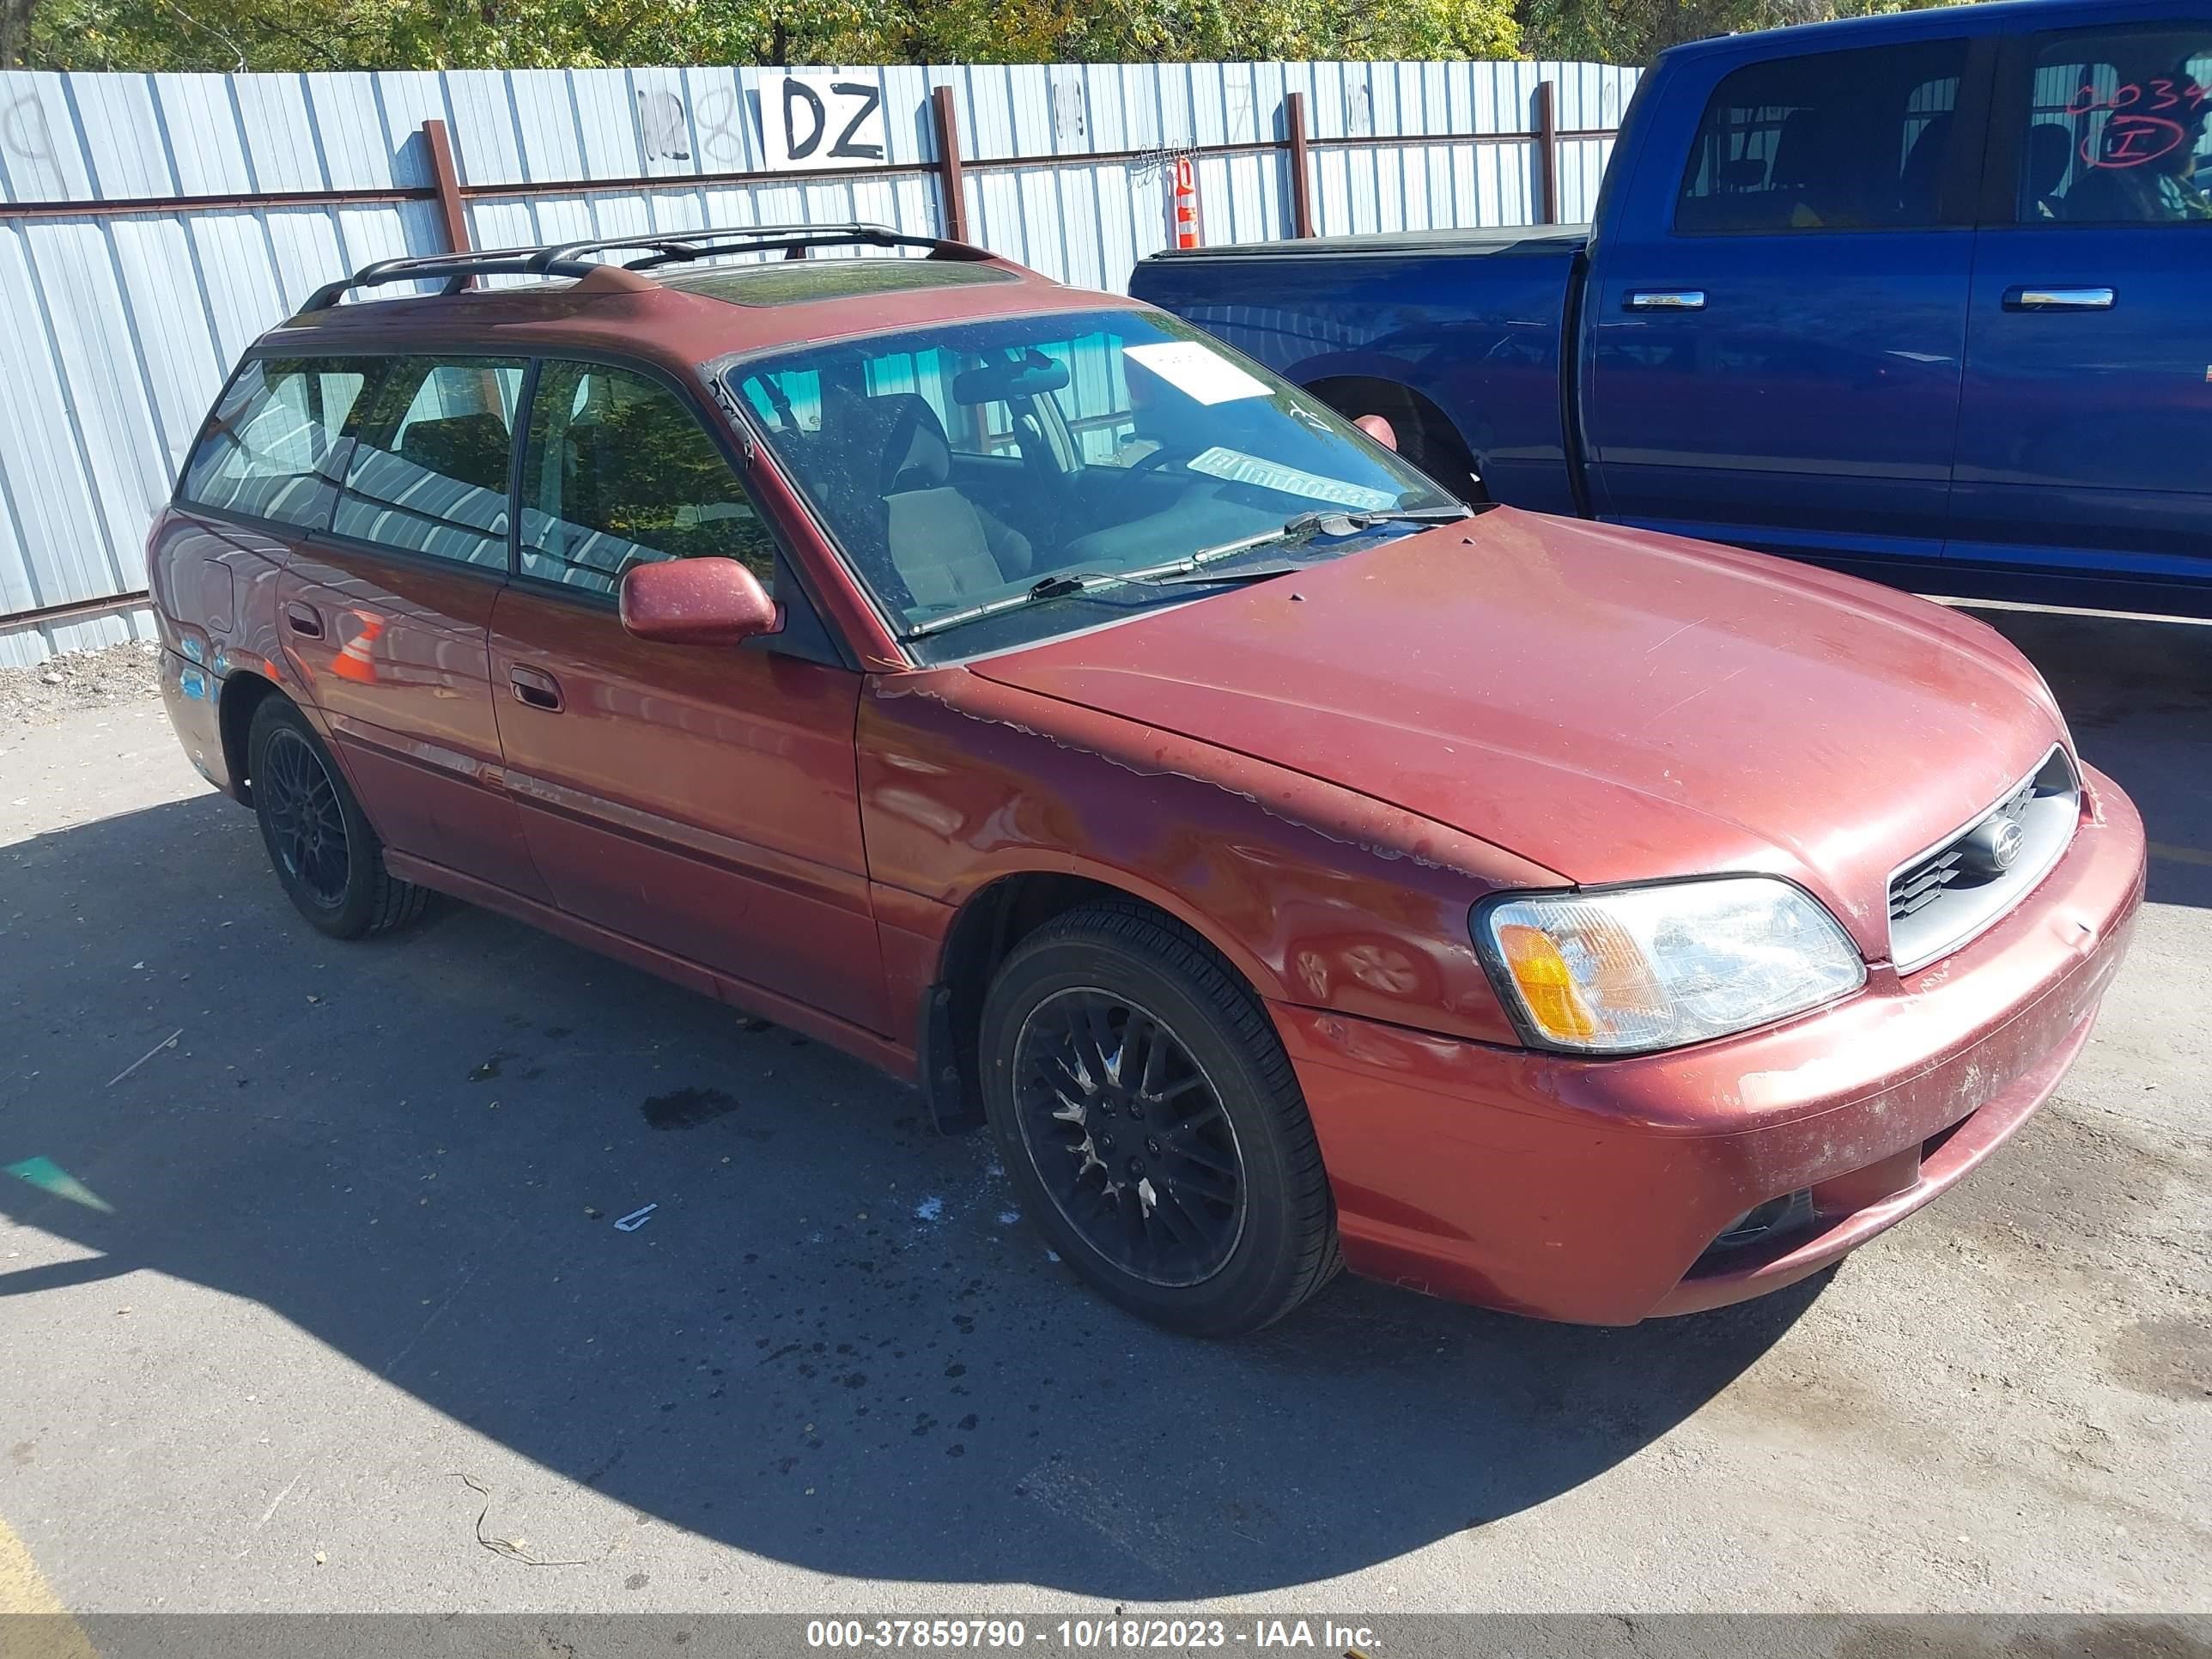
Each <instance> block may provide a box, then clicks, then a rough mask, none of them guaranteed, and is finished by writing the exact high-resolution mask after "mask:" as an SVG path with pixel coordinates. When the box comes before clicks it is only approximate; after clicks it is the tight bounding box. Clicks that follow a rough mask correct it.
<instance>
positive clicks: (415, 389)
mask: <svg viewBox="0 0 2212 1659" xmlns="http://www.w3.org/2000/svg"><path fill="white" fill-rule="evenodd" d="M378 367H379V368H380V375H379V378H378V380H377V381H376V384H375V385H374V386H372V387H370V388H369V389H368V392H365V393H364V394H363V396H362V398H361V399H360V401H359V403H358V404H356V409H355V415H354V419H353V420H352V422H350V423H349V427H348V433H349V435H351V436H352V437H353V438H354V440H355V441H354V445H353V448H352V453H351V454H350V455H349V457H348V458H347V463H346V473H345V483H344V486H343V489H341V490H340V491H339V494H338V504H337V514H336V516H335V518H334V519H333V520H332V524H331V528H332V529H334V530H335V531H337V532H338V533H339V534H340V535H344V536H354V537H358V538H361V539H362V540H363V541H371V542H380V543H382V544H384V545H385V546H386V547H397V548H404V549H406V550H408V551H410V552H415V553H427V554H429V555H430V556H433V557H435V558H441V559H451V560H453V561H455V562H458V563H462V564H476V565H487V566H492V567H495V568H501V569H504V568H506V566H507V464H508V457H509V455H510V454H511V453H512V452H513V423H514V403H515V397H516V394H517V392H519V391H520V388H521V385H522V364H521V363H520V362H517V361H514V360H512V359H498V358H489V357H483V358H469V359H465V360H454V359H447V360H444V361H441V360H439V359H436V358H431V357H395V358H387V359H385V360H384V361H383V362H381V363H380V365H379V366H378Z"/></svg>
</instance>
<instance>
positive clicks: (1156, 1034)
mask: <svg viewBox="0 0 2212 1659" xmlns="http://www.w3.org/2000/svg"><path fill="white" fill-rule="evenodd" d="M981 1060H982V1065H983V1071H984V1075H983V1085H984V1087H983V1093H984V1099H985V1103H986V1104H987V1107H988V1109H989V1111H990V1115H991V1121H992V1124H993V1127H994V1128H995V1130H996V1131H997V1133H998V1135H999V1138H1000V1143H1001V1145H1002V1146H1003V1147H1004V1149H1005V1154H1006V1166H1007V1168H1008V1170H1010V1171H1011V1172H1012V1176H1013V1179H1014V1181H1015V1182H1016V1184H1017V1185H1018V1187H1020V1188H1022V1190H1023V1193H1024V1197H1025V1199H1026V1200H1027V1202H1028V1204H1029V1206H1030V1209H1031V1210H1032V1211H1033V1212H1035V1213H1036V1215H1037V1217H1038V1218H1039V1219H1040V1220H1041V1222H1042V1225H1043V1226H1044V1229H1045V1231H1046V1232H1047V1234H1048V1236H1049V1237H1051V1239H1052V1241H1053V1243H1054V1246H1055V1247H1056V1248H1057V1249H1058V1250H1059V1252H1060V1255H1061V1256H1062V1257H1063V1258H1064V1259H1065V1260H1066V1261H1067V1262H1068V1263H1069V1264H1070V1265H1071V1266H1072V1267H1074V1268H1075V1270H1076V1271H1077V1272H1078V1273H1081V1274H1082V1275H1083V1277H1084V1278H1085V1279H1088V1280H1089V1281H1090V1282H1091V1284H1092V1285H1094V1286H1096V1287H1097V1289H1098V1290H1100V1291H1103V1292H1104V1294H1106V1295H1107V1296H1108V1297H1111V1298H1112V1299H1113V1300H1114V1301H1115V1302H1117V1303H1119V1304H1121V1305H1122V1306H1123V1307H1125V1308H1127V1309H1129V1310H1131V1311H1132V1312H1134V1313H1138V1314H1141V1315H1143V1316H1145V1317H1146V1318H1147V1319H1151V1320H1153V1321H1155V1322H1158V1323H1159V1324H1162V1325H1166V1326H1169V1327H1170V1328H1174V1329H1176V1330H1182V1331H1187V1332H1189V1333H1192V1334H1196V1335H1203V1336H1230V1335H1234V1334H1238V1333H1240V1332H1244V1331H1250V1330H1255V1329H1257V1328H1260V1327H1261V1326H1262V1325H1266V1324H1268V1323H1270V1322H1273V1321H1274V1320H1277V1319H1279V1318H1281V1317H1282V1316H1284V1315H1285V1314H1287V1313H1289V1312H1290V1311H1291V1310H1292V1309H1293V1308H1296V1307H1297V1305H1298V1304H1300V1303H1302V1302H1304V1300H1305V1299H1306V1298H1307V1297H1310V1296H1311V1295H1312V1294H1313V1293H1314V1291H1316V1290H1318V1289H1320V1287H1321V1286H1322V1285H1324V1284H1326V1283H1327V1282H1328V1279H1329V1278H1330V1276H1331V1275H1332V1274H1333V1273H1334V1272H1335V1271H1336V1269H1337V1267H1338V1265H1339V1257H1338V1255H1337V1249H1336V1229H1335V1214H1334V1206H1332V1204H1331V1202H1330V1198H1329V1190H1328V1176H1327V1174H1326V1173H1325V1172H1324V1171H1323V1170H1322V1161H1321V1151H1320V1147H1319V1146H1318V1145H1317V1144H1316V1141H1315V1139H1314V1133H1313V1124H1312V1122H1311V1121H1310V1119H1309V1118H1308V1116H1307V1115H1306V1109H1305V1102H1304V1097H1302V1096H1301V1095H1300V1094H1299V1092H1298V1087H1297V1079H1296V1078H1295V1077H1294V1076H1293V1075H1292V1074H1291V1065H1290V1060H1289V1058H1288V1057H1287V1056H1286V1055H1285V1054H1284V1053H1283V1048H1282V1044H1281V1042H1279V1041H1278V1040H1277V1038H1276V1036H1275V1033H1274V1030H1273V1028H1272V1027H1271V1026H1270V1025H1269V1024H1268V1022H1267V1016H1266V1014H1265V1013H1264V1012H1262V1010H1261V1007H1260V1006H1259V1004H1258V1002H1257V1000H1255V998H1254V997H1253V995H1252V994H1251V993H1250V992H1249V990H1248V989H1246V988H1245V987H1244V986H1243V984H1241V983H1240V982H1239V981H1237V979H1236V978H1235V977H1234V976H1233V975H1231V973H1230V972H1229V970H1228V969H1226V967H1225V965H1224V964H1223V963H1221V961H1220V959H1219V958H1218V957H1216V956H1215V955H1214V953H1213V952H1212V951H1211V950H1209V949H1208V948H1207V947H1206V945H1205V944H1204V943H1203V941H1201V940H1200V939H1198V938H1196V936H1194V934H1192V933H1189V932H1188V930H1187V929H1185V928H1183V927H1180V926H1178V925H1177V924H1176V923H1175V922H1173V921H1170V920H1168V919H1167V918H1165V917H1164V916H1161V915H1158V914H1157V913H1155V912H1153V911H1151V910H1148V909H1146V908H1143V907H1141V906H1139V905H1135V904H1129V905H1121V904H1104V905H1097V906H1090V907H1085V908H1082V909H1079V910H1075V911H1072V912H1070V913H1069V914H1068V915H1064V916H1061V917H1059V918H1057V919H1056V920H1054V921H1051V922H1048V923H1047V924H1046V925H1045V926H1044V927H1042V928H1040V929H1038V931H1037V932H1036V933H1033V934H1031V935H1030V937H1029V938H1028V939H1024V940H1023V941H1022V943H1021V944H1020V945H1018V946H1016V947H1015V949H1014V951H1013V952H1012V955H1011V956H1009V957H1007V959H1006V963H1005V965H1004V966H1003V967H1001V968H1000V970H999V975H998V977H997V979H996V980H995V981H994V983H993V985H992V987H991V992H990V995H989V998H988V1000H987V1001H986V1003H985V1006H984V1009H983V1025H982V1032H981Z"/></svg>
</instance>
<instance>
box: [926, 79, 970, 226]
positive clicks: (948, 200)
mask: <svg viewBox="0 0 2212 1659" xmlns="http://www.w3.org/2000/svg"><path fill="white" fill-rule="evenodd" d="M929 112H930V117H931V121H932V124H933V125H934V126H935V128H936V130H937V187H938V189H939V191H942V192H943V193H944V197H945V212H944V216H943V221H942V222H943V224H944V228H945V239H946V240H948V241H954V242H964V241H966V240H968V195H967V191H965V190H964V189H963V186H962V185H961V182H960V177H961V175H960V117H959V112H957V110H956V109H955V108H954V107H953V103H952V88H951V87H939V88H936V89H935V90H934V91H933V92H932V93H931V94H929Z"/></svg>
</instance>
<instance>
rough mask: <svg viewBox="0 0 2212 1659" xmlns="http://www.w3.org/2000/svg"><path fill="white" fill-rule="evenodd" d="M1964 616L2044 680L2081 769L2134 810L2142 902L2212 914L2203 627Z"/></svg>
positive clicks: (2208, 648)
mask: <svg viewBox="0 0 2212 1659" xmlns="http://www.w3.org/2000/svg"><path fill="white" fill-rule="evenodd" d="M1962 608H1964V609H1966V610H1968V611H1971V612H1972V614H1973V615H1975V616H1978V617H1980V618H1981V619H1982V620H1983V621H1984V622H1986V623H1989V624H1990V626H1992V627H1994V628H1995V629H1997V631H1998V632H1999V633H2001V634H2002V635H2004V636H2005V637H2006V638H2007V639H2008V640H2010V641H2012V642H2013V643H2014V644H2015V645H2016V646H2018V647H2020V648H2021V650H2022V651H2023V652H2025V653H2027V657H2028V659H2029V660H2030V661H2032V662H2033V663H2034V664H2035V665H2036V666H2037V667H2038V668H2039V669H2040V670H2041V671H2042V672H2043V677H2044V678H2045V681H2047V682H2048V683H2049V684H2050V686H2051V692H2052V694H2053V695H2054V696H2057V699H2058V706H2059V708H2061V709H2063V711H2064V712H2065V714H2066V719H2067V723H2068V725H2069V726H2070V727H2071V729H2072V731H2073V732H2074V740H2075V744H2078V745H2079V747H2080V749H2081V756H2082V758H2083V759H2085V760H2087V762H2088V763H2090V764H2091V765H2093V766H2095V767H2098V768H2100V769H2101V770H2103V771H2104V772H2106V773H2107V774H2108V775H2111V776H2112V777H2113V778H2116V779H2118V781H2119V783H2120V786H2121V787H2123V788H2124V789H2125V790H2126V791H2127V792H2128V793H2129V794H2130V796H2131V797H2132V798H2133V799H2134V800H2135V803H2136V806H2137V807H2138V808H2140V809H2141V811H2142V816H2143V828H2144V830H2145V832H2146V833H2147V834H2148V836H2149V838H2150V842H2151V860H2150V878H2149V887H2148V896H2149V898H2150V900H2151V902H2154V903H2158V904H2187V905H2194V906H2197V907H2200V908H2212V765H2208V764H2207V763H2206V757H2207V756H2208V755H2212V624H2208V623H2197V622H2190V621H2184V620H2179V619H2166V618H2160V617H2128V616H2111V615H2087V616H2085V615H2081V614H2078V613H2075V612H2069V611H2017V610H2009V609H2005V608H2002V607H1997V606H1984V605H1968V606H1965V607H1962Z"/></svg>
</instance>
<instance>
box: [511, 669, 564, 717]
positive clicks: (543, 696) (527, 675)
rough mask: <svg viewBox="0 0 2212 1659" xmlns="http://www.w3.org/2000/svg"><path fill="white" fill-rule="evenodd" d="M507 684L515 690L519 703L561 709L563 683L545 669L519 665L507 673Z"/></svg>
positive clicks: (516, 699)
mask: <svg viewBox="0 0 2212 1659" xmlns="http://www.w3.org/2000/svg"><path fill="white" fill-rule="evenodd" d="M507 684H509V685H511V686H513V688H514V700H515V701H516V702H526V703H528V704H529V705H530V706H531V707H532V708H551V709H558V708H560V707H561V682H560V681H558V680H556V679H555V678H553V677H552V676H551V675H550V674H549V673H547V672H545V671H544V670H543V669H539V668H526V667H524V666H523V665H521V664H520V663H517V664H515V665H513V667H511V668H509V669H508V670H507Z"/></svg>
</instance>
